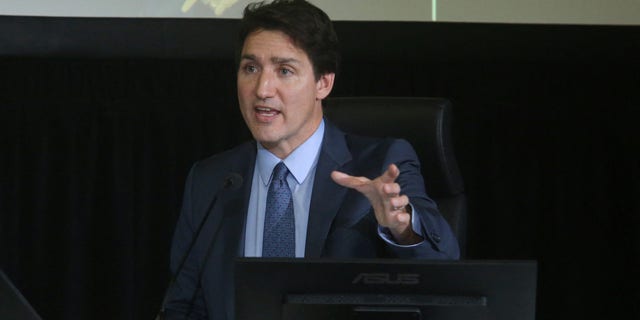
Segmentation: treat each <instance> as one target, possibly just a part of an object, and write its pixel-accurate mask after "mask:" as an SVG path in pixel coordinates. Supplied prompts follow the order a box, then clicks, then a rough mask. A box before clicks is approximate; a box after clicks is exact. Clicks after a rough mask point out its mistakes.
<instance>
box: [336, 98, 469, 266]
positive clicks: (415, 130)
mask: <svg viewBox="0 0 640 320" xmlns="http://www.w3.org/2000/svg"><path fill="white" fill-rule="evenodd" d="M324 105H325V107H324V113H325V115H326V116H327V118H328V119H329V120H331V121H332V122H333V123H335V124H336V125H337V126H338V127H339V128H341V129H342V130H344V131H346V132H351V133H355V134H361V135H367V136H374V137H396V138H403V139H405V140H407V141H409V142H410V143H411V145H413V147H414V149H415V150H416V153H417V154H418V157H419V158H420V163H421V171H422V175H423V177H424V179H425V184H426V186H425V187H426V189H427V193H428V194H429V196H430V197H431V198H433V200H435V201H436V203H437V204H438V207H439V209H440V212H441V213H442V215H443V216H444V217H445V219H446V220H447V221H448V222H449V224H450V225H451V228H452V229H453V232H454V233H455V235H456V237H457V238H458V241H459V243H460V250H461V254H464V252H465V247H466V230H467V203H466V196H465V193H464V184H463V181H462V177H461V175H460V171H459V168H458V163H457V161H456V158H455V155H454V150H453V142H452V138H451V121H452V114H451V112H452V111H451V103H450V102H449V101H448V100H446V99H441V98H403V97H344V98H343V97H340V98H337V97H336V98H329V99H327V100H325V101H324Z"/></svg>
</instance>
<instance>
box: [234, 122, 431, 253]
mask: <svg viewBox="0 0 640 320" xmlns="http://www.w3.org/2000/svg"><path fill="white" fill-rule="evenodd" d="M323 137H324V120H323V121H322V122H321V123H320V125H319V126H318V129H316V131H315V132H314V133H313V135H311V137H309V139H307V141H305V142H304V143H302V144H301V145H300V146H298V148H296V149H295V150H294V151H293V152H292V153H291V154H290V155H289V156H288V157H287V158H285V159H284V160H281V159H280V158H278V157H277V156H275V155H274V154H273V153H271V152H269V151H268V150H267V149H265V148H264V147H263V146H262V145H260V143H258V144H257V145H258V154H257V157H256V164H255V168H254V170H253V178H252V182H251V195H250V198H249V207H248V212H247V223H246V225H245V241H244V256H245V257H261V256H262V238H263V233H264V216H265V210H266V203H267V192H268V190H269V184H270V182H271V174H272V172H273V168H275V166H276V165H277V164H278V163H279V162H280V161H283V162H284V164H285V165H286V166H287V168H288V169H289V172H290V174H289V176H287V183H288V184H289V188H291V195H292V197H293V213H294V216H295V229H296V230H295V232H296V236H295V239H296V251H295V256H296V257H297V258H302V257H304V253H305V246H306V241H307V225H308V222H309V206H310V204H311V194H312V192H313V181H314V178H315V173H316V166H317V164H318V158H319V154H320V148H321V146H322V139H323ZM412 210H413V207H412ZM412 227H413V230H414V231H415V232H416V233H418V234H419V235H422V234H423V232H422V230H421V228H420V221H419V220H418V215H416V214H413V215H412ZM378 234H379V235H380V237H381V238H382V239H384V241H386V242H387V243H389V244H391V245H396V246H399V245H398V244H396V243H395V242H394V241H393V238H392V236H391V234H390V233H389V231H388V229H387V228H382V227H378ZM415 245H418V244H415ZM415 245H411V246H415ZM407 247H410V246H407Z"/></svg>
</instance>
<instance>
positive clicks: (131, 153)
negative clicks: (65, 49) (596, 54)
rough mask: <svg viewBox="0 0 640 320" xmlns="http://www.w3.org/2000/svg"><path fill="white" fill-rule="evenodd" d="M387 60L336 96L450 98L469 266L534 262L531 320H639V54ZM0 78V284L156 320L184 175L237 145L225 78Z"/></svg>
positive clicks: (12, 68)
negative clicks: (4, 277) (2, 278)
mask: <svg viewBox="0 0 640 320" xmlns="http://www.w3.org/2000/svg"><path fill="white" fill-rule="evenodd" d="M347 38H348V36H347ZM343 39H344V38H343ZM512 49H513V50H518V48H517V47H516V48H512ZM443 50H444V51H446V49H443ZM396 54H397V57H392V58H393V59H385V60H384V61H380V59H377V57H376V52H370V53H369V55H364V56H359V55H346V56H345V59H344V62H343V68H342V71H341V74H340V75H339V77H338V79H337V83H336V88H335V90H334V95H335V96H352V95H373V96H376V95H377V96H383V95H396V96H439V97H446V98H449V99H451V100H452V102H453V106H454V116H455V120H454V121H455V122H454V138H455V144H456V151H457V156H458V161H459V162H460V167H461V170H462V173H463V178H464V180H465V182H466V190H467V194H468V197H469V212H470V217H469V219H470V221H469V227H470V230H469V236H468V250H467V252H468V255H469V258H470V259H534V260H537V261H538V262H539V282H538V283H539V288H538V289H539V290H538V318H539V319H547V318H549V319H556V318H557V319H560V318H582V317H587V316H591V317H600V318H609V319H611V318H622V317H625V318H626V317H629V316H631V318H634V317H636V318H637V317H638V315H640V310H639V307H638V303H637V301H640V290H639V287H638V284H637V283H640V281H639V280H640V279H639V276H638V271H637V270H638V267H639V266H640V264H639V257H640V230H639V229H640V227H639V226H640V221H639V216H640V182H639V181H640V160H639V159H640V155H639V151H640V131H639V129H638V125H637V123H638V119H640V117H639V116H640V111H639V108H640V95H639V93H640V63H638V60H637V56H635V57H634V56H633V55H632V56H630V57H628V59H626V60H616V59H608V60H602V59H587V58H580V59H577V60H574V59H573V57H561V59H559V60H548V59H546V58H545V59H542V60H540V59H509V58H508V54H503V56H501V58H500V59H493V58H492V57H491V56H482V57H475V58H474V57H472V56H463V55H462V54H460V53H457V54H456V57H455V58H452V59H439V60H438V59H436V60H434V61H432V60H429V59H425V60H421V59H419V58H416V57H414V56H412V52H411V51H407V52H397V53H396ZM405 56H406V57H409V58H408V59H403V57H405ZM387 58H388V57H387ZM0 70H1V71H2V72H0V90H1V91H0V92H1V93H2V94H1V95H0V125H1V129H0V130H1V133H2V135H1V136H0V139H1V144H0V148H1V149H0V159H1V161H2V162H1V163H0V168H1V169H0V170H1V171H0V172H1V174H2V176H1V177H0V178H1V181H0V212H1V217H0V219H1V220H0V241H1V242H0V252H1V255H0V257H2V261H1V263H2V265H1V266H2V268H3V269H4V270H5V272H6V273H7V274H8V275H9V277H10V278H11V279H12V280H13V281H14V282H15V283H16V285H17V286H18V287H19V288H20V290H21V291H22V292H23V293H24V295H25V296H26V297H27V299H29V300H30V301H31V302H32V304H33V305H34V307H35V308H36V309H37V310H38V311H39V312H40V313H41V314H42V316H43V317H44V318H45V319H144V318H147V319H149V318H152V317H153V316H154V314H155V312H156V310H157V309H158V307H159V305H160V300H161V299H162V295H163V291H164V288H165V286H166V283H167V280H168V270H167V269H168V268H167V265H168V250H169V244H170V239H171V234H172V230H173V226H174V223H175V219H176V216H177V214H178V212H179V207H180V203H181V197H182V188H183V183H184V178H185V175H186V174H187V172H188V169H189V167H190V166H191V164H192V163H193V162H194V161H196V160H197V159H201V158H204V157H206V156H208V155H211V154H213V153H215V152H218V151H221V150H224V149H226V148H229V147H231V146H233V145H235V144H237V143H238V142H240V141H243V140H245V139H247V138H248V135H247V132H246V129H245V128H244V125H243V122H242V119H241V117H240V115H239V112H238V111H237V110H236V108H237V107H236V98H235V72H234V66H233V62H232V61H230V60H229V61H226V60H215V61H213V60H206V59H196V60H185V59H165V60H154V59H93V60H87V59H74V58H65V59H62V58H57V59H45V58H5V59H2V60H0ZM390 112H392V111H390Z"/></svg>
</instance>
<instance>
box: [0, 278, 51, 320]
mask: <svg viewBox="0 0 640 320" xmlns="http://www.w3.org/2000/svg"><path fill="white" fill-rule="evenodd" d="M0 319H16V320H18V319H19V320H42V318H40V316H39V315H38V313H36V311H35V310H34V309H33V308H32V307H31V305H30V304H29V302H28V301H27V299H25V298H24V297H23V296H22V294H20V291H18V289H17V288H16V287H15V286H14V285H13V283H11V281H10V280H9V277H7V275H5V273H4V271H2V269H0Z"/></svg>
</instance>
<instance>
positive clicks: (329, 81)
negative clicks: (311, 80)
mask: <svg viewBox="0 0 640 320" xmlns="http://www.w3.org/2000/svg"><path fill="white" fill-rule="evenodd" d="M335 78H336V74H335V73H325V74H323V75H321V76H320V79H318V81H317V82H316V99H317V100H322V99H324V98H326V97H327V96H328V95H329V93H331V89H333V80H334V79H335Z"/></svg>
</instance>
